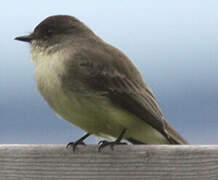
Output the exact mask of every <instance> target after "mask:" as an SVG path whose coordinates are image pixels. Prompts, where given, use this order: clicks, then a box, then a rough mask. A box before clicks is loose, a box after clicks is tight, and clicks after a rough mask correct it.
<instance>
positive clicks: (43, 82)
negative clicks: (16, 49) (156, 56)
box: [35, 61, 168, 144]
mask: <svg viewBox="0 0 218 180" xmlns="http://www.w3.org/2000/svg"><path fill="white" fill-rule="evenodd" d="M45 63H46V61H45ZM45 63H43V64H41V65H38V66H37V67H36V70H35V78H36V82H37V86H38V89H39V91H40V93H41V95H42V96H43V97H44V99H45V100H46V101H47V102H48V104H49V105H50V106H51V107H52V109H54V110H55V112H56V113H57V114H58V115H59V116H61V117H62V118H64V119H65V120H67V121H69V122H71V123H72V124H74V125H76V126H78V127H80V128H81V129H83V130H85V131H87V132H89V133H91V134H95V135H97V136H103V137H107V136H113V137H118V136H119V135H120V133H121V131H122V129H123V128H126V129H127V132H126V134H125V137H126V138H128V137H132V138H134V139H136V140H138V141H142V142H144V143H151V144H162V143H164V144H167V143H168V141H167V140H166V139H165V138H164V137H163V136H162V135H161V134H160V133H159V132H158V131H157V130H155V129H153V128H152V127H151V126H150V125H148V124H147V123H145V122H144V121H142V120H140V119H139V118H137V117H136V116H135V115H133V114H131V113H129V112H127V111H126V110H124V109H121V108H120V107H119V106H116V105H114V104H112V103H111V101H110V100H109V99H107V97H104V96H101V95H99V94H95V93H92V94H90V93H84V92H77V91H73V92H72V91H70V90H65V89H63V86H62V85H61V79H60V77H59V75H58V74H57V71H58V72H59V74H60V73H61V71H63V70H64V67H63V66H62V65H61V64H58V63H57V61H56V64H55V62H54V64H55V65H53V64H52V63H51V61H50V63H49V64H48V63H47V64H45Z"/></svg>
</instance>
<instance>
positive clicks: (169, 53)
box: [0, 0, 218, 144]
mask: <svg viewBox="0 0 218 180" xmlns="http://www.w3.org/2000/svg"><path fill="white" fill-rule="evenodd" d="M217 9H218V1H217V0H183V1H173V0H165V1H162V0H155V1H143V0H141V1H140V0H136V1H124V0H120V1H115V0H112V1H106V0H101V1H100V0H98V1H97V0H95V1H94V0H92V1H84V0H81V1H42V0H38V1H24V0H20V1H3V2H1V7H0V13H1V16H0V22H1V28H0V40H1V41H0V43H1V44H0V45H1V50H0V52H1V56H2V58H1V66H0V123H1V124H0V143H28V144H38V143H61V144H66V143H68V142H69V141H72V140H76V139H77V138H79V137H80V136H82V135H83V133H84V132H83V131H82V130H80V129H78V128H76V127H74V126H73V125H71V124H70V123H68V122H67V121H65V120H62V119H60V118H58V117H57V116H56V115H55V113H54V112H53V111H52V110H51V109H50V108H49V107H48V105H47V104H46V102H44V100H43V99H42V97H41V96H40V95H39V93H38V91H37V90H36V86H35V83H34V78H33V72H34V64H33V63H32V62H31V60H30V54H29V46H28V45H27V44H25V43H21V42H18V41H15V40H14V37H16V36H19V35H24V34H27V33H30V32H31V31H32V30H33V29H34V27H35V26H36V25H37V24H38V23H40V22H41V21H42V20H43V19H45V18H46V17H48V16H51V15H57V14H67V15H72V16H75V17H77V18H79V19H80V20H81V21H83V22H84V23H85V24H86V25H88V26H89V27H90V28H91V29H92V30H93V31H94V32H95V33H96V34H97V35H98V36H100V37H101V38H103V39H104V40H105V41H107V42H109V43H110V44H112V45H114V46H116V47H118V48H119V49H121V50H122V51H123V52H124V53H125V54H126V55H127V56H129V57H130V58H131V60H132V61H133V62H134V63H135V64H136V66H137V67H138V68H139V70H140V72H141V73H142V75H143V77H144V80H145V81H146V83H147V84H148V85H149V86H150V87H151V88H152V90H153V91H154V93H155V96H156V97H157V99H158V101H159V103H160V105H161V107H162V109H163V112H164V115H165V117H166V119H167V120H168V121H169V122H170V123H171V124H172V125H173V126H174V127H175V129H176V130H177V131H178V132H179V133H180V134H181V135H182V136H183V137H184V138H185V139H187V140H188V141H189V142H190V143H191V144H217V143H218V21H217V17H218V11H217ZM87 142H88V143H95V142H96V139H95V138H89V139H88V141H87Z"/></svg>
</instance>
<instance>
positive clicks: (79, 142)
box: [66, 133, 91, 151]
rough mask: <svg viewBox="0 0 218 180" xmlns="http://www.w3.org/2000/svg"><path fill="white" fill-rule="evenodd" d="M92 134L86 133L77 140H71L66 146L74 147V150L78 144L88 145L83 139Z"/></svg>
mask: <svg viewBox="0 0 218 180" xmlns="http://www.w3.org/2000/svg"><path fill="white" fill-rule="evenodd" d="M90 135H91V134H89V133H87V134H85V135H84V136H83V137H81V138H80V139H78V140H77V141H76V142H69V143H68V144H67V146H66V148H72V149H73V151H75V150H76V146H77V145H79V144H81V145H86V144H85V143H84V142H83V141H84V140H85V139H86V138H87V137H89V136H90Z"/></svg>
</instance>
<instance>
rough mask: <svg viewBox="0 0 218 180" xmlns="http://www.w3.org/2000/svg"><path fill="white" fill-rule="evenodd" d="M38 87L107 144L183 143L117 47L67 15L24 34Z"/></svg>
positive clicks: (66, 116) (67, 117) (54, 104)
mask: <svg viewBox="0 0 218 180" xmlns="http://www.w3.org/2000/svg"><path fill="white" fill-rule="evenodd" d="M15 39H16V40H20V41H25V42H28V43H29V44H30V46H31V58H32V60H33V61H34V62H35V80H36V83H37V87H38V90H39V91H40V93H41V95H42V96H43V98H44V99H45V100H46V101H47V103H48V104H49V105H50V107H51V108H52V109H53V110H54V111H55V112H56V113H57V114H58V115H59V116H61V117H62V118H63V119H65V120H67V121H69V122H71V123H72V124H74V125H76V126H78V127H79V128H81V129H83V130H85V131H86V132H87V134H86V135H85V136H83V137H82V138H80V139H79V140H77V141H75V142H71V143H69V144H68V146H71V147H73V149H74V150H75V147H76V146H77V145H78V144H83V143H84V142H83V140H84V139H85V138H87V137H88V136H89V135H91V134H92V135H96V136H101V137H105V138H108V137H114V138H117V139H116V140H115V141H106V140H105V141H101V142H100V146H99V150H101V149H102V148H104V147H105V146H107V145H110V146H111V147H113V145H115V144H122V142H121V140H122V139H125V140H127V141H129V142H131V143H133V144H187V142H186V141H185V140H184V139H183V138H182V137H181V136H180V135H179V134H178V133H177V132H176V131H175V130H174V129H173V128H172V126H171V125H170V124H169V123H168V122H167V121H166V120H165V118H164V116H163V114H162V112H161V109H160V106H159V105H158V103H157V101H156V99H155V97H154V95H153V93H152V91H151V89H150V88H149V87H148V86H147V85H146V84H145V83H144V81H143V78H142V76H141V75H140V73H139V71H138V70H137V68H136V67H135V65H134V64H133V63H132V62H131V61H130V59H129V58H128V57H127V56H126V55H125V54H124V53H122V52H121V51H120V50H119V49H117V48H115V47H113V46H111V45H110V44H108V43H106V42H105V41H103V40H102V39H101V38H99V37H98V36H97V35H95V34H94V32H93V31H91V30H90V29H89V28H88V27H87V26H86V25H84V24H83V23H82V22H81V21H79V20H78V19H76V18H75V17H72V16H67V15H57V16H51V17H48V18H46V19H45V20H44V21H42V22H41V23H40V24H39V25H38V26H37V27H36V28H35V29H34V31H33V32H32V33H31V34H29V35H27V36H20V37H16V38H15Z"/></svg>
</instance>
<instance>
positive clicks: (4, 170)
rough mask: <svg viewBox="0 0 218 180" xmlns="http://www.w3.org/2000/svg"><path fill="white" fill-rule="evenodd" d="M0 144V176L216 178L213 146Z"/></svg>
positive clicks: (22, 179) (32, 179) (0, 179)
mask: <svg viewBox="0 0 218 180" xmlns="http://www.w3.org/2000/svg"><path fill="white" fill-rule="evenodd" d="M97 149H98V147H97V146H94V145H89V146H79V147H78V148H77V150H76V152H72V150H70V149H66V148H65V146H64V145H0V180H36V179H37V180H39V179H40V180H41V179H43V180H44V179H45V180H70V179H73V180H74V179H75V180H80V179H88V180H96V179H97V180H102V179H103V180H120V179H123V180H129V179H134V180H138V179H149V180H218V145H199V146H194V145H137V146H133V145H121V146H116V147H115V149H114V150H113V151H112V150H111V149H110V148H105V149H104V150H103V152H98V151H97Z"/></svg>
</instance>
